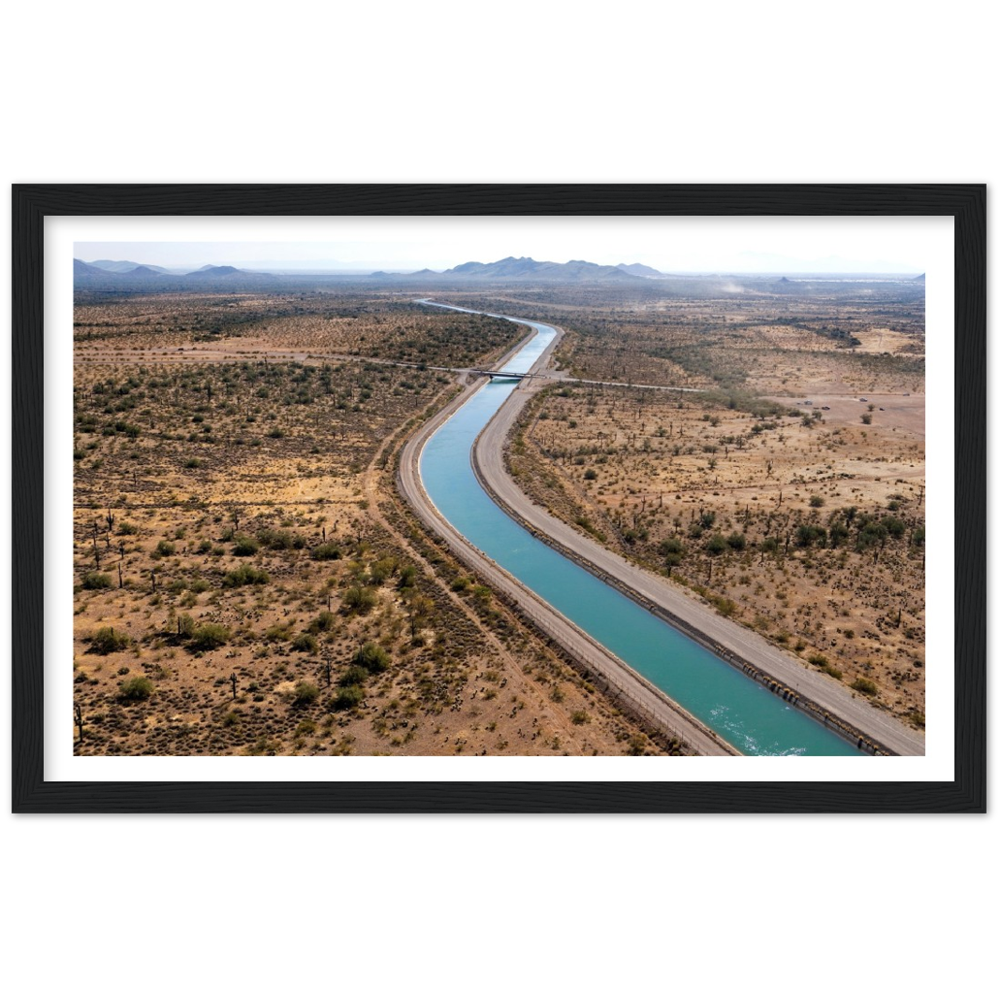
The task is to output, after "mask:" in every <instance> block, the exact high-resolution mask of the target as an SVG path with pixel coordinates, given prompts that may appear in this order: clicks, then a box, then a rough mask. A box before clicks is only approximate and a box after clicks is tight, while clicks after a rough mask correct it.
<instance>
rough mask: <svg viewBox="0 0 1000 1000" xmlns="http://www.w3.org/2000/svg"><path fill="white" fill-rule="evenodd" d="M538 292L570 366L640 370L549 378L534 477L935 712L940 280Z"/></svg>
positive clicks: (874, 688) (713, 597)
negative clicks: (932, 473)
mask: <svg viewBox="0 0 1000 1000" xmlns="http://www.w3.org/2000/svg"><path fill="white" fill-rule="evenodd" d="M492 305H493V307H494V308H500V307H501V306H502V302H501V301H494V302H493V303H492ZM517 306H518V307H519V308H520V309H522V310H526V309H529V308H531V303H530V301H527V300H526V299H524V298H522V299H521V301H519V302H518V303H517ZM539 306H541V307H543V308H545V309H546V310H547V314H548V315H549V317H550V319H553V320H556V321H559V322H561V323H562V324H563V326H564V328H565V330H566V336H565V337H564V339H563V341H562V342H561V344H560V346H559V349H558V351H557V356H556V364H557V365H558V367H560V368H561V369H563V370H564V371H565V372H566V373H568V374H570V375H572V376H576V377H580V378H585V379H593V380H612V381H616V382H618V383H620V385H619V386H618V387H613V388H612V387H608V386H593V385H574V384H573V383H572V382H568V381H567V382H552V383H550V384H549V385H548V386H547V387H546V388H544V389H541V390H540V391H536V392H534V398H533V399H532V401H531V402H530V404H529V405H528V406H527V407H526V409H525V411H524V413H523V415H522V418H521V420H520V421H519V423H518V425H517V426H516V427H515V428H514V431H513V433H512V437H511V440H510V441H509V446H508V455H507V463H508V469H509V471H510V472H511V474H512V475H513V476H514V478H515V480H516V481H517V483H518V484H519V485H520V487H521V488H522V489H523V490H524V491H525V492H526V493H527V494H528V495H529V496H530V497H531V498H532V499H534V500H535V501H536V502H537V503H539V504H541V505H542V506H543V507H544V508H546V509H548V510H549V511H550V512H552V513H554V514H556V515H557V516H559V517H560V518H561V519H563V520H564V521H566V522H567V523H569V524H571V525H574V526H575V527H576V529H577V530H578V531H579V532H580V533H583V534H586V535H587V536H589V537H591V538H595V539H597V540H598V541H600V542H602V543H603V544H605V545H606V546H608V547H609V548H611V549H612V550H614V551H617V552H619V553H621V554H623V555H625V556H627V557H628V558H629V559H630V560H632V561H635V562H636V563H638V564H640V565H643V566H646V567H647V568H650V569H654V570H656V571H657V572H659V573H662V574H664V575H666V576H668V577H669V578H670V579H671V580H672V581H673V582H674V583H675V584H676V585H677V586H678V587H682V588H685V589H686V590H688V591H689V592H693V593H694V594H696V595H697V596H699V597H700V598H701V599H702V600H703V601H704V602H706V603H707V604H709V605H711V606H714V608H715V609H716V611H717V613H718V614H720V615H724V616H727V617H730V618H732V619H734V620H737V621H739V622H740V623H741V624H743V625H744V626H745V627H747V628H750V629H753V630H755V631H756V632H758V633H759V634H761V635H763V636H765V637H767V638H768V640H769V641H771V642H773V643H775V644H776V645H780V646H782V647H784V648H787V649H789V650H791V651H794V652H795V653H797V654H798V655H799V656H800V657H801V658H802V660H803V662H804V663H807V664H808V665H809V666H810V667H812V668H813V669H815V670H819V671H823V672H824V673H827V674H829V675H830V676H831V677H833V678H836V679H838V680H840V681H841V682H842V683H843V684H845V685H848V686H849V687H850V688H851V690H852V692H853V693H855V694H856V696H857V697H864V698H868V699H870V701H871V702H872V703H873V704H874V705H876V706H879V707H882V708H884V709H885V710H886V711H888V712H891V713H893V714H894V715H895V716H897V717H899V718H901V719H902V720H905V721H906V722H907V723H908V724H910V725H912V726H913V727H917V728H922V727H923V725H924V670H925V664H924V627H925V622H924V577H923V570H924V563H923V540H924V530H925V528H924V502H923V501H924V487H925V466H924V396H923V392H924V380H923V302H922V297H921V298H920V299H919V300H916V299H914V298H913V297H912V295H907V296H903V297H901V298H900V299H899V300H896V299H894V298H893V297H892V295H891V294H890V293H889V292H886V293H884V294H883V296H881V297H880V299H879V300H878V301H876V302H874V303H873V302H872V301H870V296H869V295H865V296H864V297H863V298H862V297H861V296H857V297H856V298H852V297H851V294H850V293H849V292H846V291H844V290H838V291H837V293H836V294H832V293H827V294H826V295H810V296H809V297H808V298H806V297H802V298H801V299H799V298H797V297H795V296H790V295H789V294H787V293H786V294H784V295H782V296H781V298H780V299H779V298H778V297H777V296H768V295H754V296H750V295H747V296H746V297H745V298H744V297H735V298H734V297H727V298H726V299H723V300H713V299H710V298H709V299H706V298H702V297H698V298H691V299H688V300H683V299H682V300H680V301H677V300H671V301H670V302H666V303H647V304H645V305H644V306H643V307H642V308H641V309H635V310H632V311H631V312H630V311H628V310H626V309H624V308H622V307H617V308H615V309H605V310H603V311H602V310H600V309H597V308H595V309H591V310H589V311H586V310H584V309H582V308H581V307H580V306H579V305H574V306H573V307H572V308H565V309H560V308H559V306H558V304H555V303H552V302H544V303H537V304H536V305H535V311H536V312H538V311H539ZM508 309H510V310H511V311H512V309H513V304H512V305H510V306H508ZM529 315H531V314H530V313H529ZM638 385H665V386H682V387H686V388H695V389H700V390H702V392H701V393H698V394H694V393H683V394H682V393H678V392H666V391H657V390H652V389H640V388H634V386H638Z"/></svg>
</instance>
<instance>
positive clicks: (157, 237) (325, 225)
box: [74, 216, 928, 273]
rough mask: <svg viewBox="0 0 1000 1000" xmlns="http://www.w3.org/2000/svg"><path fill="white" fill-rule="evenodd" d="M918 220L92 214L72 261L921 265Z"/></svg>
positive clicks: (752, 267)
mask: <svg viewBox="0 0 1000 1000" xmlns="http://www.w3.org/2000/svg"><path fill="white" fill-rule="evenodd" d="M927 221H928V220H926V219H920V218H812V217H810V218H802V217H778V218H756V217H755V218H747V219H734V218H731V217H726V218H686V217H674V218H654V217H649V216H644V217H639V218H602V217H593V218H591V217H582V216H577V217H570V218H556V217H551V216H548V217H541V216H526V217H515V216H504V217H467V218H430V217H416V216H411V217H405V218H398V217H375V218H357V217H355V218H310V219H280V218H275V217H267V218H261V219H246V218H219V219H186V218H139V217H132V218H117V219H116V218H112V217H105V218H100V219H94V220H93V222H94V226H93V230H94V231H93V235H94V239H93V240H88V241H87V242H77V243H75V245H74V247H75V250H74V252H75V256H77V257H79V258H80V259H82V260H98V259H105V258H106V259H111V260H134V261H137V262H138V263H141V264H159V265H161V266H163V267H177V268H191V269H194V268H197V267H201V266H202V265H203V264H233V265H235V266H238V267H257V268H261V269H267V268H271V269H277V268H280V267H285V268H290V269H292V268H309V267H323V268H359V269H378V268H387V269H414V268H422V267H430V268H433V269H435V270H440V269H444V268H448V267H454V266H455V265H456V264H461V263H463V262H464V261H467V260H479V261H484V262H485V261H493V260H499V259H500V258H502V257H508V256H513V257H534V258H535V259H536V260H555V261H566V260H573V259H577V260H580V259H582V260H589V261H593V262H595V263H598V264H619V263H626V264H631V263H635V262H639V263H643V264H648V265H650V266H652V267H655V268H658V269H659V270H661V271H708V272H712V271H796V270H798V271H899V272H912V273H920V272H922V271H924V270H926V266H925V264H924V263H923V260H924V253H923V252H922V247H923V246H924V243H923V240H924V239H925V238H926V234H925V229H926V223H927Z"/></svg>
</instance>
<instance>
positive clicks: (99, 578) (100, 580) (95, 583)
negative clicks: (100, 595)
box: [80, 572, 111, 590]
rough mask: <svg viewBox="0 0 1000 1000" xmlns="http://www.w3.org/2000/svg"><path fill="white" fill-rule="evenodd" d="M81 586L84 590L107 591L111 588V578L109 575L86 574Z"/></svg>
mask: <svg viewBox="0 0 1000 1000" xmlns="http://www.w3.org/2000/svg"><path fill="white" fill-rule="evenodd" d="M80 585H81V586H82V587H83V589H84V590H106V589H107V588H108V587H110V586H111V577H110V576H108V574H107V573H95V572H90V573H84V574H83V580H81V581H80Z"/></svg>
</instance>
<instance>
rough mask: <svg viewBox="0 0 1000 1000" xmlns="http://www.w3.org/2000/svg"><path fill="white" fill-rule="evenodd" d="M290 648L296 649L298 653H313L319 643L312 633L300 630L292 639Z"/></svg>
mask: <svg viewBox="0 0 1000 1000" xmlns="http://www.w3.org/2000/svg"><path fill="white" fill-rule="evenodd" d="M292 649H295V650H298V651H299V652H300V653H315V652H316V651H317V650H318V649H319V643H318V642H317V641H316V637H315V636H314V635H310V634H309V633H308V632H300V633H299V634H298V635H297V636H296V637H295V638H294V639H293V640H292Z"/></svg>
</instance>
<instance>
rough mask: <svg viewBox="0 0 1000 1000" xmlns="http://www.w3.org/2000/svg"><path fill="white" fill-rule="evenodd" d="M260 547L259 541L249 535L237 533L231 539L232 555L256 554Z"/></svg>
mask: <svg viewBox="0 0 1000 1000" xmlns="http://www.w3.org/2000/svg"><path fill="white" fill-rule="evenodd" d="M259 548H260V543H259V542H258V541H257V539H256V538H251V537H250V536H249V535H237V536H236V537H235V538H234V539H233V555H234V556H252V555H256V554H257V550H258V549H259Z"/></svg>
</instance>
